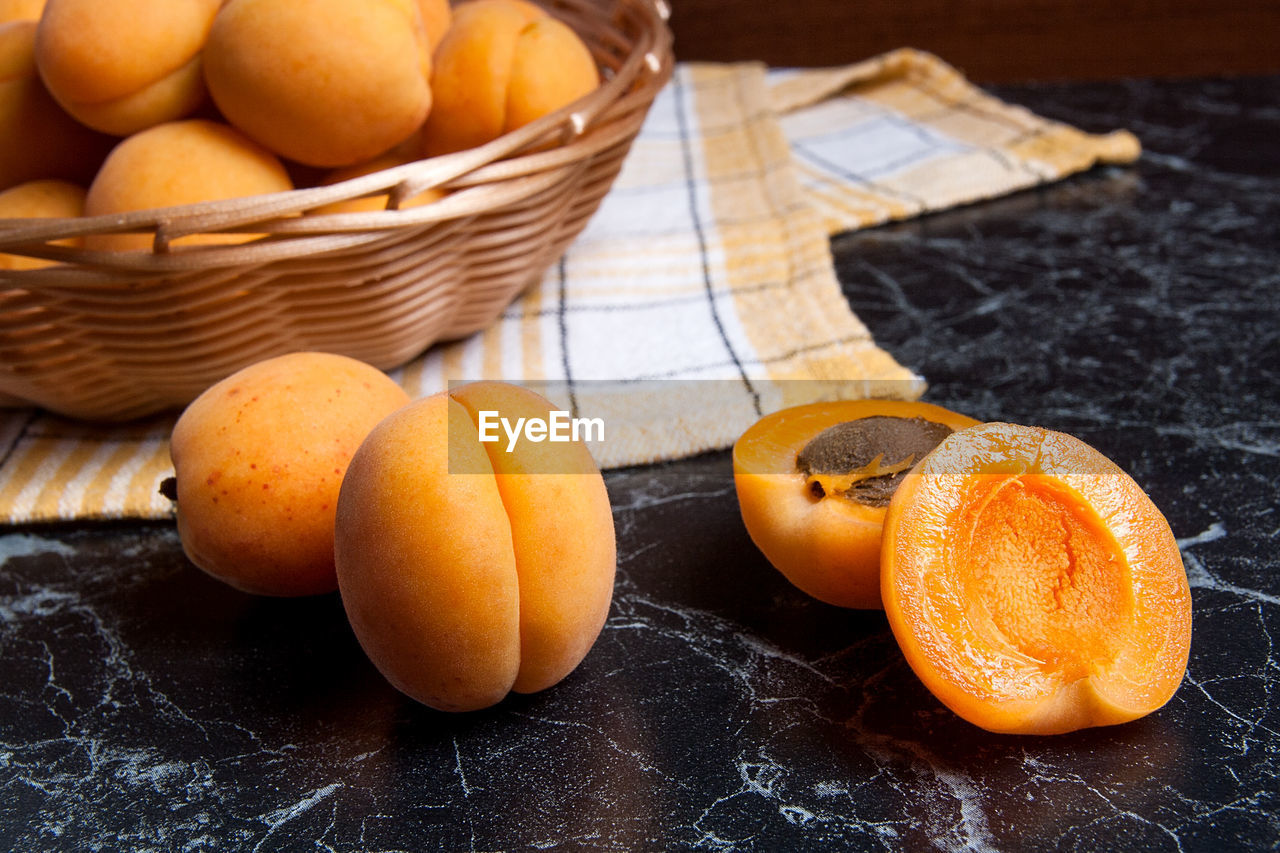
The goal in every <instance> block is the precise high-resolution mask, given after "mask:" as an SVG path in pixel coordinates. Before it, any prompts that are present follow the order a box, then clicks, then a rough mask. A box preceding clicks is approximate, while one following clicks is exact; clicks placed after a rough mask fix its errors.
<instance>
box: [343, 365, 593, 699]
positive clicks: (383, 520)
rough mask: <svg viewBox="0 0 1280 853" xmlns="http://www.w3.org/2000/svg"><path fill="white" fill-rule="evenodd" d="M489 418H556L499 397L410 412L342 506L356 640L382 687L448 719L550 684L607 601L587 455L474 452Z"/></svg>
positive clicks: (482, 395)
mask: <svg viewBox="0 0 1280 853" xmlns="http://www.w3.org/2000/svg"><path fill="white" fill-rule="evenodd" d="M486 409H487V410H496V411H501V412H502V413H503V416H506V417H511V418H513V419H514V418H515V417H526V416H531V415H532V416H537V417H543V418H545V417H546V416H547V413H548V412H549V411H550V410H551V406H550V404H549V403H547V401H546V400H543V399H542V398H541V397H539V396H537V395H536V394H533V393H531V392H529V391H526V390H524V389H521V388H518V387H515V386H511V385H505V384H502V383H477V384H475V385H469V386H464V387H463V388H461V389H457V390H455V391H453V392H451V393H449V394H437V395H435V396H432V397H427V398H424V399H422V400H418V401H416V402H414V403H413V404H411V405H410V406H407V407H405V408H403V409H401V410H400V411H398V412H396V413H395V414H393V415H391V416H390V417H388V418H387V419H386V420H385V421H383V422H382V423H381V424H379V425H378V427H377V428H375V429H374V430H373V432H372V433H370V435H369V437H368V438H367V439H366V440H365V442H364V444H362V445H361V447H360V449H359V450H358V451H357V452H356V454H355V457H354V458H353V459H352V462H351V467H350V468H349V469H348V472H347V476H346V479H345V480H344V482H343V484H342V492H341V495H340V496H339V499H338V516H337V526H336V534H335V554H336V560H337V569H338V582H339V586H340V589H341V591H342V601H343V604H344V606H345V607H346V610H347V616H348V618H349V620H350V622H351V626H352V628H353V630H354V631H355V634H356V637H357V638H358V639H359V641H360V644H361V646H362V647H363V648H364V650H365V652H366V653H367V654H368V656H369V658H370V660H371V661H372V662H373V663H374V665H375V666H377V668H378V669H379V670H380V671H381V672H382V673H383V675H384V676H385V677H386V678H387V680H388V681H389V682H390V683H391V684H392V685H394V686H395V687H396V688H397V689H399V690H400V691H402V692H403V693H405V694H406V695H408V696H410V697H412V698H413V699H415V700H417V701H419V702H421V703H423V704H425V705H428V706H430V707H432V708H436V709H438V710H443V711H469V710H476V709H480V708H486V707H489V706H491V705H494V704H496V703H498V702H500V701H502V699H503V698H504V697H505V696H507V694H508V693H509V692H511V691H516V692H520V693H532V692H536V691H539V690H543V689H546V688H548V687H550V686H552V685H554V684H556V683H558V682H559V681H560V680H561V679H563V678H564V677H565V676H566V675H568V674H569V673H570V672H571V671H572V670H573V669H574V668H575V667H576V666H577V665H578V664H579V663H580V662H581V661H582V659H583V658H584V657H585V656H586V654H587V652H588V651H589V650H590V648H591V646H592V645H593V644H594V642H595V639H596V637H597V636H598V635H599V633H600V630H601V628H602V627H603V625H604V620H605V617H606V616H607V614H608V609H609V604H610V600H611V598H612V593H613V578H614V567H615V563H616V558H617V554H616V547H615V538H614V529H613V517H612V513H611V511H610V507H609V498H608V494H607V492H606V491H605V487H604V481H603V479H602V478H601V476H600V473H599V470H598V469H597V468H596V466H595V463H594V461H592V459H591V456H590V454H589V453H588V451H587V449H586V447H585V446H583V445H581V444H580V443H574V444H540V445H529V444H522V445H520V446H518V447H517V448H516V450H515V451H514V452H513V453H511V454H508V453H506V451H505V449H504V448H503V447H499V446H498V445H486V444H481V443H480V441H479V438H478V432H477V427H476V421H475V418H476V417H477V415H476V413H477V412H478V411H480V410H486Z"/></svg>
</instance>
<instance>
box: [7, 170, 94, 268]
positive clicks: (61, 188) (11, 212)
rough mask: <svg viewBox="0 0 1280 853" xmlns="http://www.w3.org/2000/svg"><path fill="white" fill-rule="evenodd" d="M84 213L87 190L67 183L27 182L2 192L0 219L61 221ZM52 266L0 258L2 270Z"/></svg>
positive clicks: (65, 242) (77, 241)
mask: <svg viewBox="0 0 1280 853" xmlns="http://www.w3.org/2000/svg"><path fill="white" fill-rule="evenodd" d="M83 213H84V189H83V188H82V187H79V186H77V185H76V184H72V183H69V182H67V181H28V182H27V183H25V184H18V185H17V186H16V187H10V188H9V189H7V190H5V191H3V192H0V219H4V218H7V217H14V218H15V219H26V218H37V219H38V218H50V217H52V218H61V217H74V216H80V215H81V214H83ZM83 242H84V241H83V240H81V239H80V238H76V237H72V238H68V239H66V240H59V241H58V243H59V244H60V245H63V246H77V245H80V244H81V243H83ZM52 263H54V262H53V261H47V260H44V259H43V258H29V257H25V256H23V255H10V254H0V270H29V269H35V268H37V267H44V266H48V265H50V264H52Z"/></svg>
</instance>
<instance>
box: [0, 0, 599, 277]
mask: <svg viewBox="0 0 1280 853" xmlns="http://www.w3.org/2000/svg"><path fill="white" fill-rule="evenodd" d="M598 85H599V73H598V69H597V66H596V63H595V60H594V58H593V57H592V55H591V52H590V51H589V49H588V48H587V47H586V45H585V44H584V43H583V41H582V40H581V39H580V38H579V37H578V35H577V34H576V33H575V32H574V31H573V30H572V29H570V28H569V27H568V26H567V25H565V24H564V23H563V22H561V21H560V20H559V19H557V18H554V17H552V16H551V15H550V14H549V13H548V12H546V11H545V10H544V9H542V8H541V7H539V6H537V5H535V4H533V3H531V2H528V0H467V2H464V3H462V4H460V5H458V6H456V7H451V6H450V4H449V0H310V2H307V3H299V2H296V0H186V1H185V2H182V3H176V2H172V0H24V2H12V3H7V4H5V5H3V6H0V191H5V190H10V189H12V188H15V187H20V186H21V185H23V184H26V183H28V182H32V181H40V182H50V181H57V182H62V183H61V184H60V185H59V186H58V187H56V188H55V189H53V190H50V189H49V187H48V185H47V183H46V184H45V185H44V186H43V189H38V190H35V191H28V190H26V189H22V190H20V191H19V196H20V201H12V200H9V201H5V200H4V199H0V216H20V217H40V216H56V217H64V216H69V215H80V214H84V215H90V216H93V215H103V214H116V213H124V212H128V211H133V210H145V209H152V208H161V207H168V206H172V205H180V204H190V203H196V202H202V201H213V200H219V199H228V198H238V197H243V196H249V195H258V194H265V193H273V192H280V191H284V190H289V189H293V188H294V187H295V185H296V184H297V183H299V182H300V181H301V182H304V183H305V182H310V181H311V180H313V179H312V178H311V177H307V178H306V179H305V180H301V179H295V177H294V176H297V175H308V176H310V175H312V174H315V172H316V170H320V171H321V174H320V177H319V178H318V179H316V180H319V181H320V182H332V181H333V180H337V179H339V178H341V177H343V176H351V175H353V174H360V173H362V172H367V171H371V170H372V169H373V168H385V167H386V166H389V165H397V164H402V163H407V162H411V161H413V160H416V159H419V158H421V157H425V156H432V155H437V154H445V153H450V152H454V151H458V150H461V149H463V148H469V147H472V146H476V145H481V144H483V143H485V142H488V141H491V140H492V139H494V138H496V137H498V136H499V135H501V134H503V133H506V132H508V131H510V130H513V129H515V128H517V127H521V126H523V125H524V124H527V123H528V122H531V121H533V120H535V119H537V118H539V117H541V116H543V115H546V114H547V113H549V112H552V111H554V110H556V109H559V108H560V107H563V106H565V105H567V104H569V103H571V102H573V101H574V100H576V99H578V98H579V97H582V96H583V95H585V94H587V93H588V92H590V91H591V90H593V89H594V88H596V87H597V86H598ZM337 170H341V171H337ZM63 184H65V185H63ZM77 199H78V201H77ZM430 200H431V198H430V197H428V198H422V199H418V200H417V203H425V202H427V201H430ZM381 201H382V203H383V204H384V205H385V202H386V199H385V198H383V199H381ZM46 202H47V203H46ZM243 239H251V236H250V237H246V236H244V235H227V236H226V238H225V240H243ZM225 240H223V239H219V240H218V242H224V241H225ZM148 245H149V243H148V241H145V240H141V239H140V238H138V237H137V236H136V235H127V234H124V235H120V234H111V235H102V236H98V237H95V239H94V240H93V242H92V246H91V248H94V249H102V250H130V249H145V248H147V247H148ZM37 263H40V262H37ZM0 264H4V265H8V266H13V265H17V264H18V262H17V261H16V260H15V259H12V258H9V259H7V260H6V259H4V258H0ZM22 265H30V264H22Z"/></svg>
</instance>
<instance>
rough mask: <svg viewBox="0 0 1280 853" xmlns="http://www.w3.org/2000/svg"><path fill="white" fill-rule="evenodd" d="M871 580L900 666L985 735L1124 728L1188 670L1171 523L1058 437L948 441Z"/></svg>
mask: <svg viewBox="0 0 1280 853" xmlns="http://www.w3.org/2000/svg"><path fill="white" fill-rule="evenodd" d="M880 565H881V585H882V593H883V598H884V605H885V611H886V613H887V615H888V618H889V625H890V627H891V628H892V629H893V633H894V636H895V637H896V638H897V641H898V644H899V646H900V647H901V648H902V651H903V654H904V655H905V656H906V659H907V662H908V663H909V664H910V665H911V668H912V669H913V670H914V671H915V673H916V675H917V676H919V677H920V679H921V681H923V682H924V684H925V686H926V687H928V688H929V690H930V691H932V692H933V694H934V695H935V696H936V697H937V698H938V699H939V700H940V701H941V702H942V703H943V704H944V705H946V706H947V707H949V708H951V710H953V711H955V712H956V713H957V714H958V715H960V716H961V717H963V718H964V719H966V720H968V721H969V722H971V723H974V724H975V725H978V726H980V727H982V728H984V729H987V730H989V731H993V732H1005V733H1022V734H1057V733H1062V732H1069V731H1074V730H1076V729H1080V728H1086V727H1089V726H1101V725H1111V724H1116V723H1123V722H1127V721H1129V720H1133V719H1136V718H1138V717H1141V716H1143V715H1145V714H1148V713H1150V712H1152V711H1154V710H1156V709H1157V708H1159V707H1160V706H1162V705H1164V704H1165V702H1167V701H1168V700H1169V699H1170V698H1171V697H1172V696H1173V694H1174V692H1175V691H1176V690H1177V688H1178V685H1179V683H1180V682H1181V680H1182V676H1183V673H1184V672H1185V671H1186V665H1187V657H1188V654H1189V651H1190V644H1191V596H1190V591H1189V589H1188V585H1187V576H1186V572H1185V571H1184V569H1183V565H1182V557H1181V554H1180V553H1179V550H1178V545H1177V543H1176V542H1175V541H1174V537H1173V533H1172V532H1171V531H1170V529H1169V524H1168V522H1167V521H1166V520H1165V518H1164V516H1163V515H1161V513H1160V511H1159V510H1158V509H1157V508H1156V507H1155V505H1154V504H1153V503H1152V502H1151V499H1150V498H1149V497H1148V496H1147V495H1146V493H1145V492H1143V490H1142V488H1141V487H1140V486H1138V484H1137V483H1135V482H1134V481H1133V479H1132V478H1131V477H1129V475H1128V474H1126V473H1125V472H1124V471H1122V470H1121V469H1120V468H1119V467H1118V466H1117V465H1115V463H1113V462H1112V461H1111V460H1109V459H1107V458H1106V457H1105V456H1103V455H1102V454H1101V453H1099V452H1098V451H1096V450H1094V449H1093V448H1092V447H1090V446H1089V445H1087V444H1085V443H1084V442H1082V441H1080V440H1079V439H1076V438H1073V437H1071V436H1069V435H1066V434H1063V433H1060V432H1053V431H1050V430H1046V429H1041V428H1038V427H1026V426H1016V425H1013V424H1006V423H988V424H982V425H980V426H976V427H973V428H971V429H967V430H963V431H961V432H957V433H955V434H953V435H951V436H949V437H948V438H947V439H945V440H944V441H943V442H942V443H941V444H940V445H938V447H937V448H936V449H935V450H934V451H933V452H932V453H930V454H929V455H928V456H927V457H925V459H924V460H923V461H921V462H920V464H919V465H917V466H916V467H915V468H914V469H913V470H912V471H911V472H910V473H909V474H908V475H907V476H906V478H905V479H904V480H903V482H902V483H901V485H899V487H898V490H897V491H896V492H895V493H894V496H893V499H892V501H891V503H890V505H889V511H888V515H887V516H886V518H885V525H884V544H883V552H882V555H881V561H880Z"/></svg>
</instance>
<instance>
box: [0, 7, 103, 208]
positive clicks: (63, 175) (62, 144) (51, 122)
mask: <svg viewBox="0 0 1280 853" xmlns="http://www.w3.org/2000/svg"><path fill="white" fill-rule="evenodd" d="M35 45H36V22H35V21H30V20H13V21H9V22H7V23H3V24H0V189H4V188H7V187H11V186H14V185H16V184H20V183H24V182H26V181H33V180H41V179H46V178H59V179H62V180H68V181H74V182H76V183H81V184H88V183H89V181H91V180H93V175H94V172H95V171H97V168H98V165H99V164H100V163H101V162H102V158H103V157H105V156H106V155H107V151H108V150H110V148H111V146H112V145H113V144H115V141H116V140H115V138H114V137H111V136H107V135H105V134H102V133H98V132H97V131H94V130H90V129H89V128H87V127H85V126H84V125H83V124H81V123H80V122H78V121H76V120H75V119H74V118H72V117H71V116H70V115H68V114H67V112H66V110H64V109H63V108H62V107H60V106H58V103H57V101H55V100H54V99H53V97H52V96H51V95H50V94H49V90H48V89H47V88H46V87H45V85H44V82H43V81H41V79H40V73H39V70H38V69H37V68H36V57H35Z"/></svg>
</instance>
